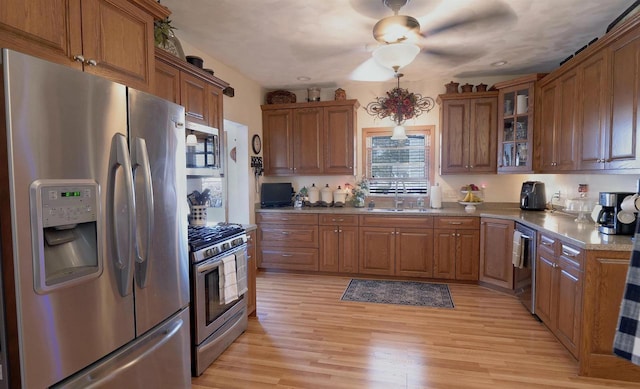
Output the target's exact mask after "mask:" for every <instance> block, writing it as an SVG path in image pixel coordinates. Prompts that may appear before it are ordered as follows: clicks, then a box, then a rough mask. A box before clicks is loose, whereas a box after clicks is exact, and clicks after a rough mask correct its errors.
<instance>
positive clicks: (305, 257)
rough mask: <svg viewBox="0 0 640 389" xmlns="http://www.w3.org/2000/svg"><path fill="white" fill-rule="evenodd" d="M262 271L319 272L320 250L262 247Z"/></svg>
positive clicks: (260, 264) (259, 265) (260, 265)
mask: <svg viewBox="0 0 640 389" xmlns="http://www.w3.org/2000/svg"><path fill="white" fill-rule="evenodd" d="M260 251H261V254H262V255H260V258H261V260H260V263H259V264H258V267H260V268H261V269H283V270H315V271H317V270H318V249H309V248H286V247H283V248H272V247H262V248H261V250H260Z"/></svg>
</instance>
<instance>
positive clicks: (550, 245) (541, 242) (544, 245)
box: [538, 234, 557, 257]
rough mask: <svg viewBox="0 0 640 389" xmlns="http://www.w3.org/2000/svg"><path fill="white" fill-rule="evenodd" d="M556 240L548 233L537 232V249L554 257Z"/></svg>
mask: <svg viewBox="0 0 640 389" xmlns="http://www.w3.org/2000/svg"><path fill="white" fill-rule="evenodd" d="M556 245H557V240H556V239H555V238H552V237H551V236H549V235H545V234H538V251H539V252H541V253H542V252H546V253H547V255H551V256H553V257H555V255H556Z"/></svg>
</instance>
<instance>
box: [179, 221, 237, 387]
mask: <svg viewBox="0 0 640 389" xmlns="http://www.w3.org/2000/svg"><path fill="white" fill-rule="evenodd" d="M189 236H190V238H189V244H190V248H191V262H192V264H191V318H192V323H191V326H192V336H191V337H192V373H193V375H194V376H199V375H201V374H202V373H203V372H204V371H205V370H206V369H207V367H209V365H211V363H212V362H213V361H214V360H215V359H216V358H218V356H220V354H222V352H224V350H225V349H226V348H227V347H228V346H229V345H230V344H231V343H233V341H234V340H235V339H236V338H237V337H238V336H240V335H241V334H242V333H243V332H244V331H245V330H246V329H247V303H246V299H245V296H244V294H245V292H246V288H245V287H244V285H246V269H247V243H246V242H247V235H246V233H245V231H244V229H243V228H242V227H241V226H240V225H237V224H226V223H225V224H219V225H217V226H214V227H190V228H189ZM230 258H231V259H232V260H234V264H235V266H234V267H235V277H234V278H235V281H236V283H237V296H236V297H234V298H231V299H229V296H228V295H227V296H226V299H225V297H223V290H224V289H225V284H224V283H225V279H224V278H225V277H224V276H223V274H224V273H225V268H224V267H225V266H228V265H224V263H225V262H226V260H229V259H230ZM227 272H228V270H227ZM243 279H244V282H243ZM227 281H228V280H227ZM227 292H228V291H227ZM225 300H226V301H225Z"/></svg>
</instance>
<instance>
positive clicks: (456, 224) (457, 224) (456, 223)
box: [449, 222, 462, 226]
mask: <svg viewBox="0 0 640 389" xmlns="http://www.w3.org/2000/svg"><path fill="white" fill-rule="evenodd" d="M449 224H451V225H454V226H459V225H460V224H462V222H449Z"/></svg>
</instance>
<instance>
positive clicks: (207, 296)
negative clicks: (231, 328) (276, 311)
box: [192, 244, 247, 345]
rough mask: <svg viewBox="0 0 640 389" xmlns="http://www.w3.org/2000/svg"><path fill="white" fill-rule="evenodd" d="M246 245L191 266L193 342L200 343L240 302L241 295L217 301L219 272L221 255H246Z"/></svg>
mask: <svg viewBox="0 0 640 389" xmlns="http://www.w3.org/2000/svg"><path fill="white" fill-rule="evenodd" d="M246 252H247V245H246V244H243V245H241V246H238V247H237V248H235V249H233V250H230V251H227V252H225V253H224V254H221V255H218V256H216V257H213V258H211V259H208V260H206V261H203V262H200V263H197V264H195V265H193V274H192V276H193V278H192V279H193V280H194V284H193V312H194V325H195V335H196V338H195V339H194V340H195V344H196V345H198V344H200V343H202V342H203V341H204V340H205V339H206V338H207V337H209V336H210V335H211V334H213V333H214V332H215V331H216V330H217V329H218V328H220V327H221V326H222V325H223V324H224V323H225V322H226V321H227V320H229V318H230V317H231V316H233V314H234V310H233V309H231V308H233V307H234V306H235V305H236V304H237V303H238V302H240V301H241V300H242V299H243V298H244V295H240V296H239V298H238V299H237V300H235V301H232V302H230V303H229V304H224V303H223V302H221V301H220V272H221V271H222V258H224V257H226V256H228V255H235V256H236V262H238V257H239V256H242V255H244V256H245V258H246Z"/></svg>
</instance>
